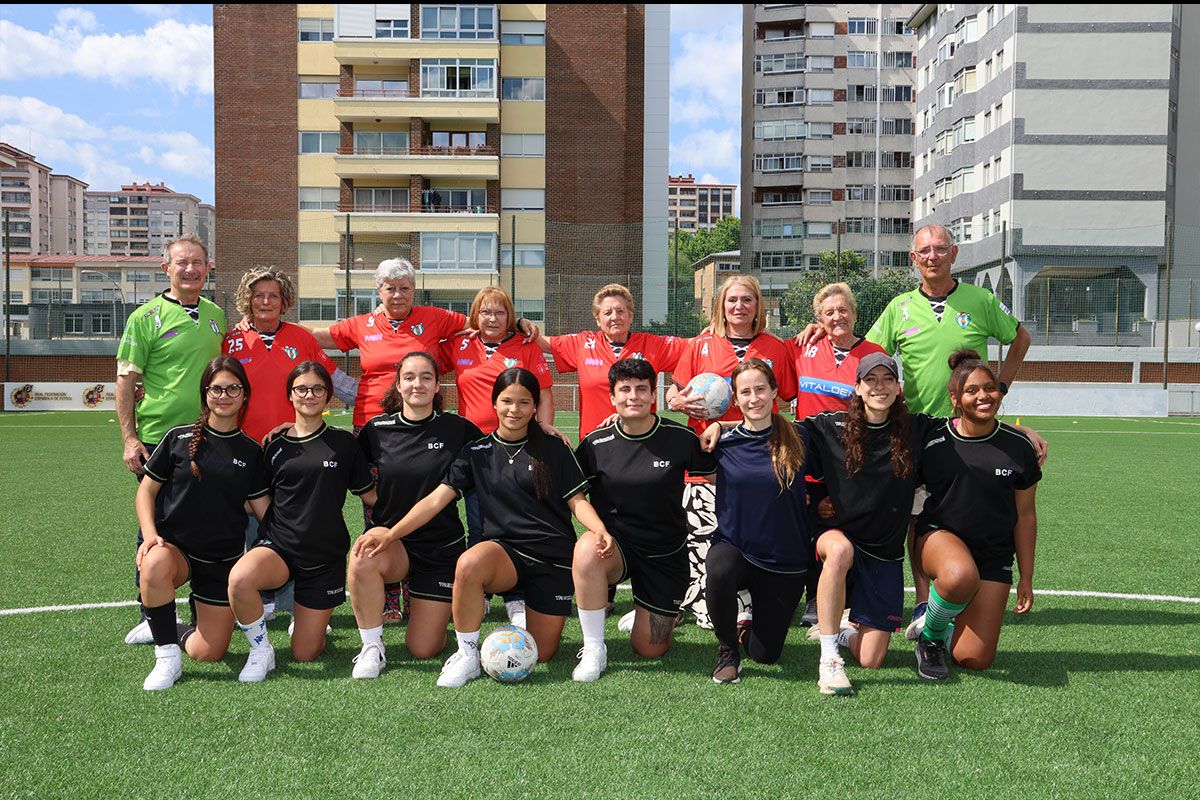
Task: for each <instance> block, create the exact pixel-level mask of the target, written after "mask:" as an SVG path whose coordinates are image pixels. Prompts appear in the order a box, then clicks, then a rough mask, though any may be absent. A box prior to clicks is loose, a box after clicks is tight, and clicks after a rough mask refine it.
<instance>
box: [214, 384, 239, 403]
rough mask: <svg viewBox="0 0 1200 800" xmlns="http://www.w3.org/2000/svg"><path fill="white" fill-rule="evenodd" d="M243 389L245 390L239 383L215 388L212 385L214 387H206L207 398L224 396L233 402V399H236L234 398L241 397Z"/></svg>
mask: <svg viewBox="0 0 1200 800" xmlns="http://www.w3.org/2000/svg"><path fill="white" fill-rule="evenodd" d="M244 388H246V387H244V386H242V385H241V384H240V383H231V384H229V385H228V386H217V385H215V384H214V385H212V386H209V387H208V396H209V397H222V396H224V397H228V398H229V399H231V400H233V399H236V398H238V397H241V396H242V389H244Z"/></svg>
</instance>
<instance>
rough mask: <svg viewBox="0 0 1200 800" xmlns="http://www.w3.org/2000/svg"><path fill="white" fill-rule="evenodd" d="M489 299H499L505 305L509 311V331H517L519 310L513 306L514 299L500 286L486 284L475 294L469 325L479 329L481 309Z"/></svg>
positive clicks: (505, 308) (469, 315) (468, 318)
mask: <svg viewBox="0 0 1200 800" xmlns="http://www.w3.org/2000/svg"><path fill="white" fill-rule="evenodd" d="M489 300H498V301H499V302H500V305H502V306H504V310H505V311H506V312H508V332H509V333H516V331H517V310H516V309H515V308H513V301H512V299H511V298H509V296H508V292H506V291H504V289H503V288H501V287H499V286H485V287H483V288H482V289H480V290H479V292H478V293H477V294H476V295H475V299H474V300H472V301H471V310H470V311H469V312H468V313H467V327H468V328H474V329H475V330H479V309H481V308H483V304H484V303H486V302H487V301H489Z"/></svg>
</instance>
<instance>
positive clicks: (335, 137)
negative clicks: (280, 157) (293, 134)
mask: <svg viewBox="0 0 1200 800" xmlns="http://www.w3.org/2000/svg"><path fill="white" fill-rule="evenodd" d="M340 142H341V135H340V134H337V133H318V132H310V131H301V132H300V153H301V154H302V155H303V154H311V153H336V152H337V151H338V145H339V143H340Z"/></svg>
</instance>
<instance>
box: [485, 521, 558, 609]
mask: <svg viewBox="0 0 1200 800" xmlns="http://www.w3.org/2000/svg"><path fill="white" fill-rule="evenodd" d="M491 541H494V542H496V544H498V545H500V546H501V547H503V548H504V552H505V553H507V554H508V557H509V559H510V560H511V561H512V563H513V567H514V568H516V570H517V585H516V586H514V587H513V588H514V589H520V590H521V591H523V592H524V593H525V605H526V606H527V607H529V608H531V609H533V610H534V611H536V612H538V613H539V614H546V615H548V616H551V617H568V616H570V615H571V599H572V598H573V597H574V596H575V582H574V581H573V580H572V579H571V567H570V566H569V565H568V566H565V567H563V566H560V565H558V564H547V563H546V562H544V561H538V560H536V559H533V558H530V557H529V556H527V555H525V554H524V553H521V552H518V551H517V550H514V549H513V548H512V547H510V546H509V545H507V544H505V543H504V542H501V541H497V540H495V539H492V540H491Z"/></svg>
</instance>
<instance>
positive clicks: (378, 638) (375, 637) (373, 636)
mask: <svg viewBox="0 0 1200 800" xmlns="http://www.w3.org/2000/svg"><path fill="white" fill-rule="evenodd" d="M358 635H359V637H360V638H361V639H362V643H363V647H366V646H367V645H369V644H371V643H372V642H374V643H375V644H377V645H379V649H380V650H382V649H383V626H382V625H380V626H378V627H376V628H359V629H358Z"/></svg>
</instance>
